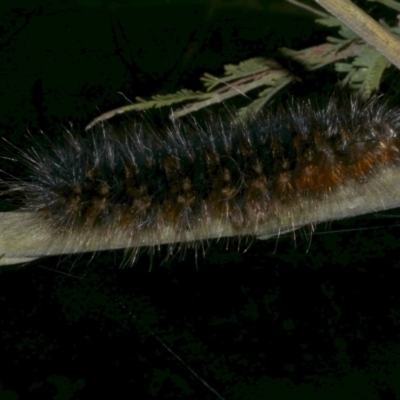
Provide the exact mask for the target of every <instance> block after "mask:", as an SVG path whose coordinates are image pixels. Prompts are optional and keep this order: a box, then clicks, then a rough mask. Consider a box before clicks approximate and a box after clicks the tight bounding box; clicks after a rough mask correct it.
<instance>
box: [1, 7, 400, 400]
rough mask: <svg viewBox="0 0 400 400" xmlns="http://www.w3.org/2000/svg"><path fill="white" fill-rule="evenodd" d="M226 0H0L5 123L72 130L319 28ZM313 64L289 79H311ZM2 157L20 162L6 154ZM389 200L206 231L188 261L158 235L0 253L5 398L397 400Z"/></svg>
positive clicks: (309, 82)
mask: <svg viewBox="0 0 400 400" xmlns="http://www.w3.org/2000/svg"><path fill="white" fill-rule="evenodd" d="M221 4H222V3H220V2H217V1H212V2H211V1H209V2H207V1H198V2H196V1H181V2H178V1H176V2H174V1H170V2H166V1H165V2H164V1H162V0H159V1H142V2H140V1H136V2H134V1H131V2H128V1H120V2H119V3H116V2H104V1H103V2H100V1H95V0H93V1H83V0H82V1H75V2H73V1H70V2H67V1H64V2H63V1H48V3H45V2H43V1H41V2H37V3H36V4H35V2H34V1H29V2H28V1H26V2H23V1H17V2H14V3H13V5H7V2H6V3H5V4H4V3H3V4H2V6H0V7H2V9H1V15H0V21H1V22H0V32H1V35H0V50H1V51H0V74H1V83H0V96H1V107H0V115H1V118H0V132H1V135H2V136H3V137H4V138H5V139H7V140H8V141H9V142H11V143H13V144H14V145H15V146H17V147H18V148H21V149H24V148H26V146H29V145H30V143H31V141H32V137H33V138H35V137H37V136H38V132H39V130H42V131H44V132H45V134H46V135H48V136H49V137H55V138H56V137H59V136H60V135H61V134H62V132H63V129H64V127H67V128H70V127H71V125H72V126H73V129H75V130H77V131H81V129H82V127H83V126H85V125H86V124H87V123H88V122H89V121H90V120H91V119H92V118H94V117H96V116H97V115H98V114H99V113H101V112H105V111H108V110H109V109H113V108H116V107H118V106H121V105H125V104H127V100H126V99H125V98H124V96H126V97H127V98H129V99H132V100H133V99H134V98H135V96H142V97H144V96H150V95H152V94H156V93H169V92H173V91H175V90H178V89H180V88H183V87H187V88H190V89H200V88H201V86H200V83H199V82H200V81H199V77H200V76H201V74H202V73H204V72H206V71H207V72H211V73H214V74H222V72H223V65H224V64H227V63H236V62H239V61H241V60H244V59H246V58H249V57H254V56H267V57H274V56H276V53H277V49H278V47H280V46H287V47H291V48H295V49H300V48H303V47H307V46H310V45H313V44H317V43H320V42H321V38H323V37H324V36H323V35H322V33H323V30H321V29H320V30H317V31H313V27H314V26H313V23H312V19H310V18H309V17H308V16H307V15H306V14H304V13H303V12H300V13H299V12H298V11H297V10H296V9H295V8H293V7H291V6H290V5H287V4H286V3H284V2H279V1H276V2H271V3H270V2H267V1H248V2H243V1H242V2H240V1H232V2H225V3H224V6H221ZM372 11H373V10H372ZM321 35H322V36H321ZM294 68H296V67H295V66H294ZM297 68H298V67H297ZM323 75H325V78H327V72H326V71H324V72H323V73H322V72H316V73H314V74H308V75H307V74H306V75H305V76H306V77H307V79H305V80H304V82H303V83H298V84H296V85H297V86H296V87H294V88H290V89H291V90H294V91H295V92H296V91H297V92H308V91H310V92H312V91H313V90H315V85H316V83H315V82H317V83H318V82H321V77H322V76H323ZM320 85H321V86H322V83H320ZM317 86H318V85H317ZM305 88H306V89H305ZM120 93H123V95H121V94H120ZM28 132H29V133H30V134H27V133H28ZM35 135H36V136H35ZM39 136H40V135H39ZM13 151H14V152H15V150H14V149H12V148H11V146H10V145H8V144H7V143H6V142H4V143H3V144H2V146H0V155H1V156H3V157H10V154H11V156H12V152H13ZM1 169H2V170H4V171H7V173H12V174H14V175H16V176H20V174H22V175H23V173H24V171H20V167H19V166H18V165H17V164H16V163H13V162H11V161H9V160H6V159H4V160H3V161H2V164H1ZM3 207H6V205H4V206H3ZM4 209H7V208H4ZM393 214H396V210H395V211H393V212H387V213H386V216H385V215H382V214H381V215H380V216H379V217H377V216H375V215H369V216H364V217H361V218H356V219H352V220H346V221H342V222H334V223H332V224H331V225H329V226H323V227H321V228H320V230H319V231H318V232H317V233H316V234H314V235H313V237H312V238H310V236H309V232H308V230H307V229H305V230H304V231H300V232H298V233H297V235H296V238H295V239H294V238H293V236H292V235H288V236H286V237H281V238H279V240H275V239H272V240H270V241H268V242H262V241H260V242H257V241H254V242H253V243H252V244H251V243H250V242H251V241H249V242H247V243H241V245H239V244H238V243H236V242H234V241H233V242H232V241H230V242H228V243H227V242H226V241H222V240H221V241H220V242H212V243H211V244H210V246H208V247H207V251H206V254H205V256H203V255H202V254H201V252H200V253H199V254H198V257H197V258H196V256H195V254H194V252H193V251H190V250H189V251H188V252H187V254H185V255H184V256H182V258H179V257H177V258H174V259H169V260H167V261H164V262H163V260H164V258H165V254H166V250H165V249H162V250H161V252H160V253H159V254H156V255H155V256H154V257H151V256H150V255H148V254H147V253H146V252H143V254H142V255H141V256H140V257H139V260H138V261H137V262H136V263H135V264H134V265H133V266H130V265H129V263H127V262H126V258H125V255H124V252H105V253H101V254H98V255H94V256H93V255H92V254H85V255H81V256H71V257H63V258H60V257H52V258H48V259H42V260H38V261H35V262H33V263H31V264H30V265H28V266H22V267H15V266H14V267H6V268H5V267H2V269H0V399H1V400H3V399H31V398H40V399H60V400H61V399H63V400H64V399H65V400H66V399H93V398H96V397H97V396H100V395H102V396H107V397H109V398H118V399H125V398H129V399H131V398H138V399H147V398H157V399H168V398H171V399H177V398H184V399H217V398H218V396H217V395H216V394H215V393H213V392H212V391H211V390H210V389H209V388H207V387H206V385H204V384H203V383H202V381H201V379H203V380H204V381H205V382H207V384H208V385H210V386H211V387H212V388H214V390H216V391H217V392H218V393H219V395H220V396H221V397H222V398H224V399H267V398H268V399H288V398H307V399H310V400H311V399H335V400H336V399H338V398H341V399H374V400H375V399H395V398H398V397H400V387H399V386H400V385H399V384H398V382H399V376H400V337H399V328H400V298H399V297H400V296H399V290H398V286H399V282H400V263H399V256H398V255H399V249H400V245H399V243H398V240H397V238H398V237H399V232H400V231H399V228H398V226H397V221H398V219H397V218H396V216H393V217H392V215H393ZM336 231H338V232H336ZM169 350H170V351H169ZM178 356H179V357H180V358H181V360H183V362H184V363H185V364H186V365H187V366H188V367H190V368H191V369H192V370H194V371H195V372H196V374H198V376H195V375H193V374H192V373H191V372H190V370H189V369H188V368H187V367H186V366H185V365H184V363H182V362H181V361H180V360H179V358H178ZM199 377H200V378H201V379H200V378H199Z"/></svg>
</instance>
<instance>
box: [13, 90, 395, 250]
mask: <svg viewBox="0 0 400 400" xmlns="http://www.w3.org/2000/svg"><path fill="white" fill-rule="evenodd" d="M235 117H236V115H235V113H234V112H233V113H231V114H230V115H229V116H228V117H227V118H223V117H220V116H218V117H214V118H210V119H209V120H208V121H205V122H204V123H200V122H196V121H194V120H191V121H190V122H188V123H184V122H178V121H176V122H174V123H173V124H171V125H170V126H169V127H166V128H165V130H164V131H162V132H156V131H155V130H154V128H152V127H151V126H150V125H149V124H143V123H140V124H139V123H138V124H135V125H134V126H131V127H130V128H127V129H125V130H124V131H122V132H118V133H116V132H115V130H114V129H113V128H112V127H111V126H109V125H102V126H101V127H100V128H95V129H94V130H93V131H91V132H90V133H87V134H85V135H80V136H75V135H73V134H72V133H70V132H68V133H66V134H65V136H64V138H63V140H62V141H60V142H56V143H54V144H52V146H51V148H50V150H48V151H47V152H43V151H39V150H38V149H31V150H28V151H27V152H25V153H23V157H22V162H23V163H25V164H27V166H28V167H29V169H30V177H29V179H28V180H26V181H13V182H9V183H8V190H7V192H8V194H11V195H12V196H13V197H14V199H15V202H16V204H20V205H21V206H20V208H19V210H20V211H23V212H27V213H30V214H31V215H35V216H36V217H35V218H36V220H38V221H39V222H40V224H43V225H45V226H46V229H50V231H51V236H52V237H54V236H60V237H61V236H64V237H66V238H73V240H75V242H76V243H79V246H81V247H79V246H78V245H77V244H75V245H74V246H76V247H75V249H73V251H90V250H92V248H93V235H95V236H96V238H97V239H96V241H97V240H98V238H104V240H107V241H109V242H112V241H113V240H114V239H115V237H120V238H123V241H124V244H123V245H121V246H120V247H134V248H137V247H140V246H158V245H160V244H162V243H171V246H173V245H174V244H175V243H179V242H185V243H189V244H193V243H197V242H198V241H199V240H200V241H201V240H204V239H208V238H213V237H224V236H242V235H254V236H273V234H271V233H270V232H268V229H266V227H268V224H270V223H272V221H275V222H276V221H278V222H277V223H278V225H279V224H280V225H281V226H279V230H275V231H276V233H275V235H276V234H278V233H279V232H280V231H281V230H290V229H295V228H297V227H298V226H301V225H302V224H303V225H304V224H305V223H310V222H311V223H313V222H318V220H317V219H314V221H313V219H308V220H307V219H304V218H303V219H299V218H297V216H296V214H299V213H303V214H304V213H305V214H307V213H309V212H314V211H316V212H319V209H320V205H323V207H325V208H326V207H328V208H329V209H330V210H333V209H334V208H335V207H336V206H337V204H338V207H339V208H341V207H342V205H341V201H342V197H343V196H344V197H346V196H350V197H351V196H353V197H355V196H363V197H364V200H367V203H368V198H369V197H370V198H371V207H370V210H369V211H371V210H375V209H378V208H379V206H378V205H377V204H378V203H379V204H381V205H382V206H381V207H380V208H381V209H382V208H390V207H392V206H393V204H392V203H393V202H397V203H398V200H396V199H393V202H392V203H391V201H388V200H387V199H385V196H386V197H388V198H389V199H390V198H391V197H393V196H392V195H391V193H389V194H388V195H383V194H382V195H381V193H382V188H385V190H387V191H389V192H390V191H391V190H392V189H393V185H392V184H391V183H388V182H389V181H388V182H386V179H387V178H384V179H383V178H382V177H381V175H382V174H386V175H387V173H389V175H390V177H389V179H391V180H393V179H395V178H393V177H392V175H393V174H392V172H391V171H392V170H393V169H396V168H397V166H398V164H399V160H400V155H399V150H400V110H399V109H396V108H389V107H388V106H387V105H386V104H385V102H382V99H381V98H377V97H375V98H373V99H371V100H368V101H362V100H360V99H359V98H356V97H347V98H345V97H340V96H339V97H333V98H332V99H331V100H330V101H329V102H328V103H327V104H326V105H325V106H318V105H315V104H314V105H313V103H312V102H310V101H307V100H300V101H296V102H293V103H292V104H291V105H290V106H289V107H288V108H286V109H283V108H280V109H278V111H277V112H274V113H272V112H270V111H268V110H264V111H262V112H260V113H259V114H257V115H254V116H252V117H250V118H249V119H248V120H247V121H246V122H240V123H237V122H233V121H234V120H235V121H236V120H237V119H236V118H235ZM391 180H390V182H391ZM373 188H375V189H373ZM383 191H384V190H383ZM374 196H375V197H378V198H377V200H373V198H374ZM380 196H381V198H380ZM367 197H368V198H367ZM374 202H375V203H374ZM363 207H364V208H365V209H368V205H367V206H363ZM342 214H343V215H344V216H346V215H351V213H348V212H347V213H346V211H344V212H343V213H342ZM334 217H335V216H334V215H333V216H330V215H326V218H325V220H326V219H330V218H334ZM320 220H323V218H322V219H320ZM71 240H72V239H71ZM88 243H89V245H88ZM90 246H92V247H90ZM111 247H113V246H111ZM114 247H118V246H114ZM94 248H95V246H94ZM95 249H96V248H95Z"/></svg>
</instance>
